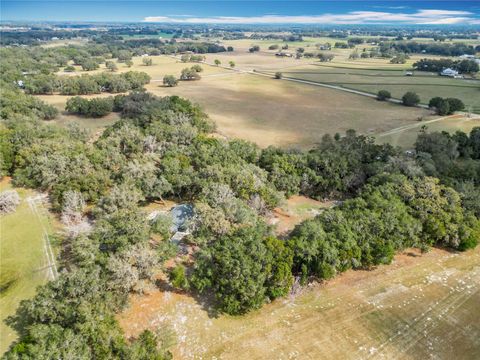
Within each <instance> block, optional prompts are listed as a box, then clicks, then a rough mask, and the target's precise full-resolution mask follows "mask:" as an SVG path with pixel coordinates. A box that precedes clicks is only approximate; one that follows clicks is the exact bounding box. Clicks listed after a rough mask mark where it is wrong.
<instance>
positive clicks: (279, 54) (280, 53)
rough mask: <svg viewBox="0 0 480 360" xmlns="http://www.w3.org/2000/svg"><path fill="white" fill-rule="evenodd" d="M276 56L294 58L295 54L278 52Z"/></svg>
mask: <svg viewBox="0 0 480 360" xmlns="http://www.w3.org/2000/svg"><path fill="white" fill-rule="evenodd" d="M275 56H279V57H292V56H293V54H290V53H286V52H283V51H282V52H278V53H276V54H275Z"/></svg>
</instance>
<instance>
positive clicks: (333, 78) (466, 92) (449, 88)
mask: <svg viewBox="0 0 480 360" xmlns="http://www.w3.org/2000/svg"><path fill="white" fill-rule="evenodd" d="M347 65H348V64H343V63H332V65H322V64H320V63H317V64H315V65H310V66H308V67H307V68H304V69H299V68H295V69H285V70H283V71H282V72H283V75H284V76H285V77H288V78H294V79H301V80H309V81H314V82H319V83H324V84H330V85H338V86H342V87H345V88H348V89H354V90H360V91H365V92H369V93H372V94H376V93H377V92H378V91H379V90H388V91H390V93H391V94H392V97H394V98H396V99H400V98H401V97H402V96H403V94H405V93H406V92H407V91H413V92H416V93H417V94H418V95H419V96H420V101H421V102H422V103H423V104H428V102H429V100H430V99H431V98H432V97H435V96H440V97H456V98H459V99H461V100H462V101H463V102H464V103H465V105H466V106H467V108H468V107H469V108H471V109H472V111H475V112H480V81H478V80H467V79H453V78H449V77H442V76H438V75H437V74H432V73H425V72H419V71H417V72H415V74H414V76H405V71H404V70H397V69H398V67H396V68H388V67H379V68H378V69H372V68H371V66H373V65H374V64H369V63H368V62H364V63H363V64H362V65H364V66H368V68H361V67H360V64H357V67H347Z"/></svg>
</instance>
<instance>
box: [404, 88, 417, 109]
mask: <svg viewBox="0 0 480 360" xmlns="http://www.w3.org/2000/svg"><path fill="white" fill-rule="evenodd" d="M419 102H420V97H419V96H418V95H417V94H416V93H414V92H412V91H408V92H406V93H405V94H404V95H403V96H402V103H403V105H405V106H416V105H418V103H419Z"/></svg>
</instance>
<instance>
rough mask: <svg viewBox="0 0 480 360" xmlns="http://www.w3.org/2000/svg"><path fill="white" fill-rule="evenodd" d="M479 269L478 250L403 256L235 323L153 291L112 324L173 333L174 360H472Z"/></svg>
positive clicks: (479, 320) (477, 341) (478, 329)
mask: <svg viewBox="0 0 480 360" xmlns="http://www.w3.org/2000/svg"><path fill="white" fill-rule="evenodd" d="M479 264H480V248H477V249H476V250H473V251H469V252H466V253H450V252H447V251H444V250H439V249H434V250H432V251H431V252H430V253H428V254H425V255H420V254H419V253H418V252H417V251H415V250H410V251H406V252H404V253H402V254H400V255H397V256H396V257H395V260H394V263H393V264H391V265H387V266H380V267H379V268H377V269H375V270H372V271H348V272H346V273H345V274H342V275H340V276H338V277H337V278H335V279H334V280H332V281H329V282H327V283H324V284H314V285H312V286H310V287H308V288H307V289H305V290H304V292H303V293H302V294H300V295H298V296H297V297H291V298H286V299H280V300H277V301H275V302H273V303H272V304H268V305H266V306H264V307H263V308H262V309H260V310H258V311H254V312H252V313H250V314H247V315H246V316H242V317H232V316H219V317H216V318H214V317H209V315H208V312H207V311H206V310H205V306H204V305H202V304H199V303H198V302H197V301H195V300H194V299H193V298H191V297H189V296H187V295H185V294H181V293H174V292H165V291H156V292H153V293H152V294H150V295H148V296H135V297H133V298H132V304H131V306H130V308H129V309H127V310H126V311H125V312H124V313H122V314H120V315H119V320H120V324H121V326H122V327H123V328H124V330H125V332H126V334H127V336H128V337H134V336H137V335H138V334H139V333H140V332H141V331H142V330H143V329H145V328H151V329H157V328H168V329H171V330H173V331H174V333H175V334H176V338H177V345H176V346H175V347H174V349H173V352H174V355H175V358H178V359H211V358H221V359H238V357H239V354H241V357H242V358H246V359H272V358H275V359H427V358H435V359H446V360H447V359H474V358H476V357H478V354H479V353H480V325H479V324H480V312H479V311H478V303H479V302H480V266H479Z"/></svg>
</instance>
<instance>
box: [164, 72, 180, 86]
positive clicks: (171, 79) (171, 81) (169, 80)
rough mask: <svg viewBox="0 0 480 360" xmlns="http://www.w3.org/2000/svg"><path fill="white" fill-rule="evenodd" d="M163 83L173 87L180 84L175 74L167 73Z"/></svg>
mask: <svg viewBox="0 0 480 360" xmlns="http://www.w3.org/2000/svg"><path fill="white" fill-rule="evenodd" d="M163 85H165V86H169V87H173V86H177V85H178V79H177V78H176V77H175V76H173V75H165V76H164V77H163Z"/></svg>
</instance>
